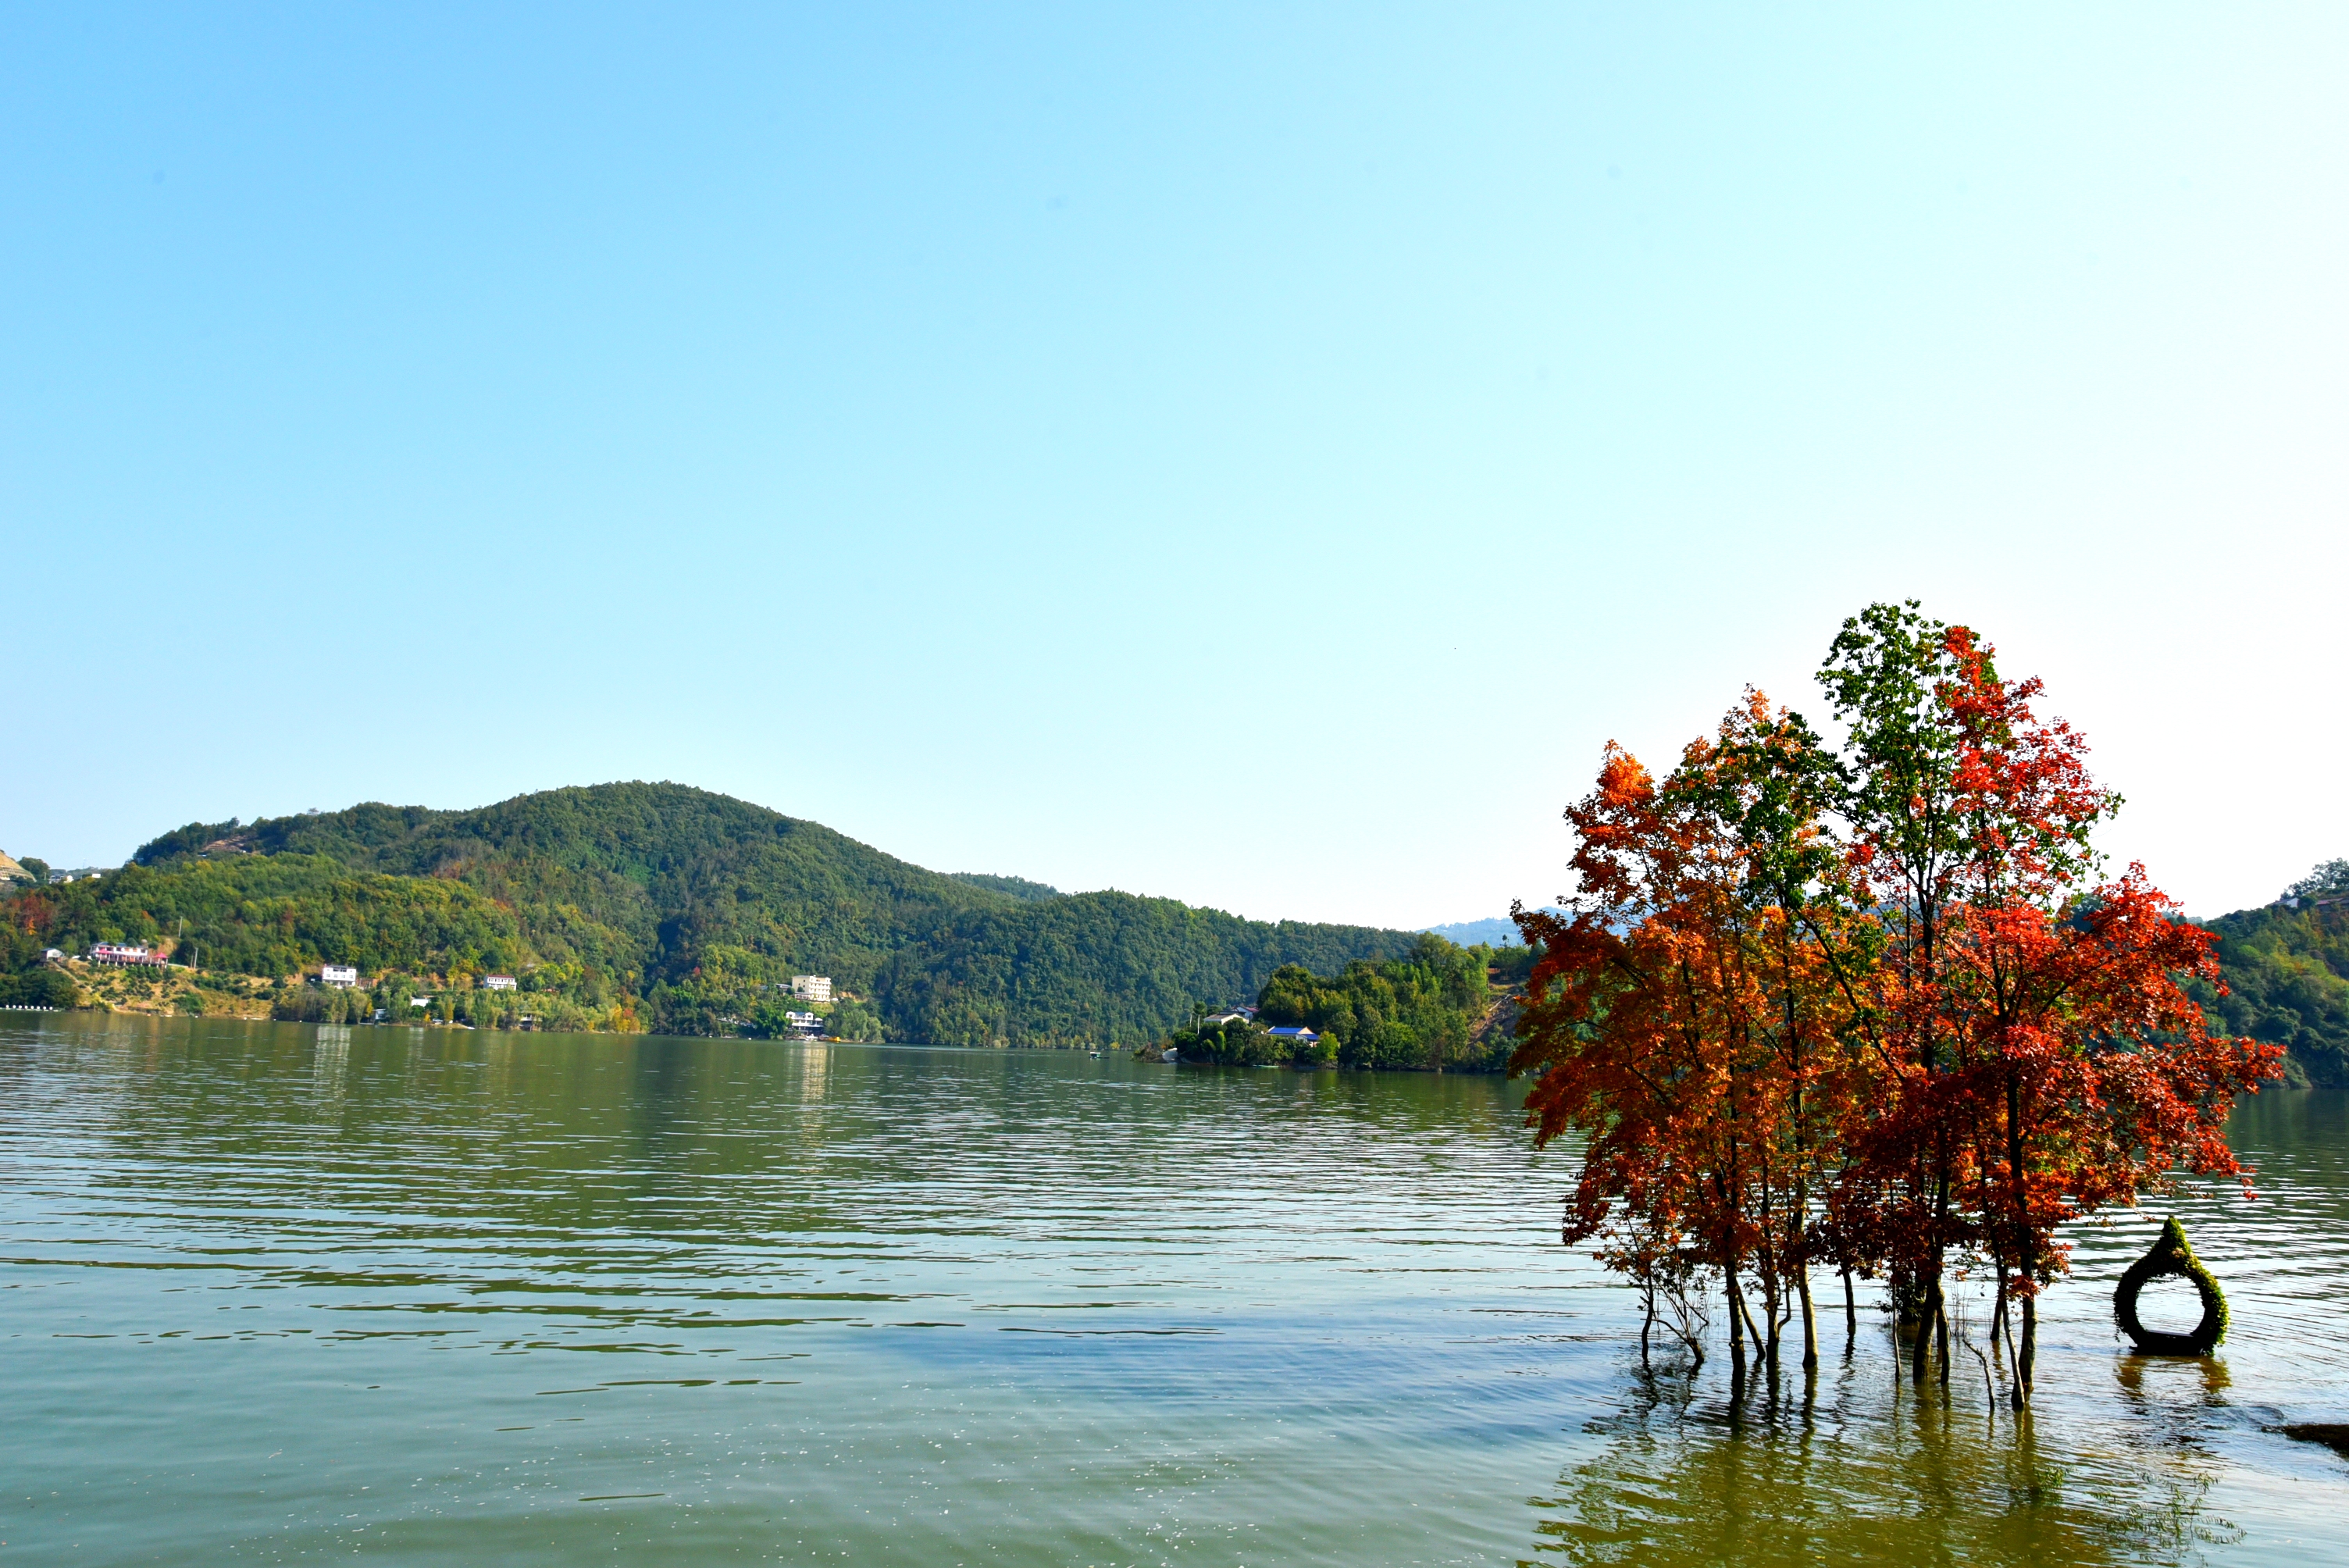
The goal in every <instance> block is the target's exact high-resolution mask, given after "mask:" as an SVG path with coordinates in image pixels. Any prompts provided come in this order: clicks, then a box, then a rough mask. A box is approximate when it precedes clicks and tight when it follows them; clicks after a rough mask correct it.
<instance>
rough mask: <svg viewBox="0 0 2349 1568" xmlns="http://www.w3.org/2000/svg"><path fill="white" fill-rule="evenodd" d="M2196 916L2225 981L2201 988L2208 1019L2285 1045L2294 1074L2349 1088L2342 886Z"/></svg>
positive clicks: (2348, 891)
mask: <svg viewBox="0 0 2349 1568" xmlns="http://www.w3.org/2000/svg"><path fill="white" fill-rule="evenodd" d="M2334 863H2335V864H2338V863H2339V862H2337V861H2336V862H2334ZM2204 924H2205V925H2206V926H2207V927H2208V928H2209V930H2211V931H2212V932H2215V933H2216V934H2218V937H2219V966H2220V973H2221V974H2222V975H2223V976H2224V977H2225V979H2226V982H2227V995H2224V996H2220V995H2216V994H2215V993H2213V992H2212V991H2211V990H2210V989H2209V987H2204V988H2202V992H2201V995H2200V997H2199V1000H2200V1001H2201V1003H2202V1008H2203V1011H2204V1012H2205V1013H2207V1014H2208V1015H2209V1017H2210V1021H2211V1024H2212V1025H2213V1026H2215V1027H2219V1028H2223V1029H2225V1030H2226V1031H2227V1032H2228V1033H2229V1034H2231V1035H2249V1036H2251V1037H2252V1038H2253V1039H2255V1040H2266V1041H2271V1042H2274V1043H2277V1044H2281V1045H2282V1046H2285V1047H2288V1048H2289V1049H2290V1051H2291V1053H2292V1055H2291V1057H2290V1065H2291V1067H2292V1068H2293V1069H2295V1070H2294V1071H2293V1075H2292V1076H2293V1077H2294V1078H2306V1079H2307V1080H2308V1081H2309V1082H2312V1083H2318V1084H2325V1085H2329V1086H2333V1087H2336V1088H2349V887H2344V888H2342V889H2340V890H2339V891H2338V892H2333V893H2332V894H2331V895H2329V896H2323V897H2321V898H2320V897H2310V896H2302V897H2299V898H2297V899H2296V900H2295V902H2294V903H2290V904H2287V903H2271V904H2269V905H2267V906H2266V907H2265V908H2262V909H2246V910H2242V911H2240V912H2238V913H2234V914H2227V915H2221V916H2220V917H2219V918H2218V919H2216V920H2211V921H2206V922H2204Z"/></svg>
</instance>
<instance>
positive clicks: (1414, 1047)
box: [1148, 934, 1532, 1073]
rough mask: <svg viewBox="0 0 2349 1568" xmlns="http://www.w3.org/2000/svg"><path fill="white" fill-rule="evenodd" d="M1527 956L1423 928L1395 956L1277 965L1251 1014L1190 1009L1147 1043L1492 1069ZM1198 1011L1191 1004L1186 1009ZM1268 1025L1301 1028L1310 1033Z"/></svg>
mask: <svg viewBox="0 0 2349 1568" xmlns="http://www.w3.org/2000/svg"><path fill="white" fill-rule="evenodd" d="M1531 961H1532V954H1530V953H1529V952H1528V951H1527V950H1526V949H1525V948H1523V947H1516V948H1492V947H1482V946H1479V947H1455V946H1454V945H1453V944H1451V943H1449V942H1446V941H1445V940H1444V938H1442V937H1440V936H1435V935H1433V934H1423V935H1422V936H1421V937H1420V938H1419V940H1418V942H1417V943H1416V944H1414V945H1413V948H1412V950H1411V952H1410V953H1408V954H1405V955H1403V956H1402V957H1400V958H1390V959H1385V960H1372V959H1366V958H1365V959H1356V960H1355V961H1353V962H1352V963H1350V964H1348V965H1345V967H1344V968H1342V969H1341V970H1340V971H1339V972H1338V973H1336V974H1334V975H1316V974H1315V973H1313V971H1312V970H1311V969H1309V968H1308V967H1306V966H1305V965H1301V964H1285V965H1281V966H1280V967H1279V968H1278V969H1276V970H1274V971H1273V973H1272V975H1271V977H1270V978H1269V979H1268V980H1267V981H1266V982H1265V984H1264V987H1263V989H1262V990H1260V991H1259V992H1257V998H1256V1010H1257V1014H1256V1016H1255V1017H1253V1018H1246V1017H1241V1018H1226V1019H1225V1020H1224V1021H1222V1022H1220V1023H1210V1022H1208V1021H1206V1018H1205V1017H1196V1019H1195V1022H1194V1024H1193V1026H1191V1027H1190V1028H1187V1029H1176V1030H1174V1031H1173V1032H1171V1033H1170V1034H1169V1035H1167V1036H1166V1037H1165V1038H1164V1039H1162V1040H1160V1041H1158V1042H1156V1044H1155V1046H1154V1047H1148V1048H1149V1049H1154V1050H1164V1049H1167V1048H1172V1049H1174V1052H1175V1053H1176V1055H1177V1056H1178V1057H1180V1058H1181V1059H1182V1060H1185V1061H1193V1062H1213V1063H1217V1064H1221V1065H1226V1066H1232V1067H1272V1066H1281V1067H1348V1068H1385V1069H1388V1070H1391V1071H1392V1070H1403V1071H1418V1072H1475V1073H1497V1072H1500V1071H1502V1070H1504V1069H1505V1068H1506V1067H1507V1065H1508V1059H1509V1052H1510V1050H1511V1048H1512V1045H1513V1042H1512V1041H1511V1040H1510V1038H1509V1035H1508V1031H1507V1029H1506V1027H1505V1025H1506V1022H1507V1018H1508V1016H1509V1003H1508V996H1509V993H1510V991H1511V989H1512V988H1513V987H1514V986H1515V985H1516V984H1518V983H1520V982H1522V981H1523V980H1524V978H1525V975H1526V971H1527V969H1528V968H1529V967H1530V965H1531ZM1194 1013H1195V1015H1201V1014H1205V1013H1206V1007H1205V1006H1204V1005H1200V1006H1195V1008H1194ZM1275 1028H1291V1029H1297V1028H1302V1029H1310V1030H1311V1031H1312V1032H1313V1035H1314V1038H1313V1039H1311V1040H1307V1039H1304V1038H1302V1037H1297V1036H1280V1035H1275V1034H1274V1033H1273V1032H1272V1031H1273V1030H1274V1029H1275Z"/></svg>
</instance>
